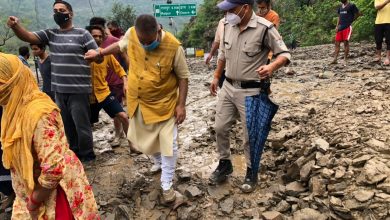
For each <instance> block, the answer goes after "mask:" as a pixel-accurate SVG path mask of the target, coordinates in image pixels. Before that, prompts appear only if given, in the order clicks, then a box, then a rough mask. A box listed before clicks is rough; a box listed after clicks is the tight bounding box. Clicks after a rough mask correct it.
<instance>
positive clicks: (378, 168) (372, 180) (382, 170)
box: [360, 159, 390, 184]
mask: <svg viewBox="0 0 390 220" xmlns="http://www.w3.org/2000/svg"><path fill="white" fill-rule="evenodd" d="M389 173H390V168H388V167H387V165H386V164H384V163H383V162H381V161H379V160H378V159H371V160H369V161H367V163H366V164H365V165H364V168H363V172H362V173H361V176H360V178H361V179H363V180H362V181H363V182H365V183H367V184H377V183H379V182H381V181H383V180H385V179H386V178H387V177H388V175H389Z"/></svg>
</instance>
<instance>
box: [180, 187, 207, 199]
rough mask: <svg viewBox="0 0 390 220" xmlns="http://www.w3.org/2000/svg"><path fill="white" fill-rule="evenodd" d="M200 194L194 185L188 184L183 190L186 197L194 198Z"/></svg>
mask: <svg viewBox="0 0 390 220" xmlns="http://www.w3.org/2000/svg"><path fill="white" fill-rule="evenodd" d="M202 194H203V192H202V191H201V190H200V189H199V188H198V187H196V186H190V187H188V188H187V189H186V190H185V191H184V195H185V196H187V197H188V198H194V197H197V196H200V195H202Z"/></svg>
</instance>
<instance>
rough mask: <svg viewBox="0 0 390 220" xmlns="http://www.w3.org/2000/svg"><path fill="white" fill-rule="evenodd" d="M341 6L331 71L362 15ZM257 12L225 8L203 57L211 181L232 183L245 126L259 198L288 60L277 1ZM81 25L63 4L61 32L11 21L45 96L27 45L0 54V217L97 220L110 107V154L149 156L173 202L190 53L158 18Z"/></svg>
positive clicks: (383, 5) (250, 174)
mask: <svg viewBox="0 0 390 220" xmlns="http://www.w3.org/2000/svg"><path fill="white" fill-rule="evenodd" d="M341 2H342V4H341V6H340V8H339V10H338V14H339V19H338V23H337V27H336V32H337V34H336V39H335V40H336V51H335V59H334V61H333V62H334V63H335V62H337V57H338V52H339V48H340V42H344V44H345V47H346V48H345V57H344V58H345V59H347V58H348V51H349V44H348V42H349V39H350V36H351V32H352V28H351V25H352V22H353V21H354V20H356V19H357V18H358V17H359V16H360V15H361V13H360V12H359V10H358V9H357V7H356V6H355V5H354V4H352V3H350V2H348V1H347V0H341ZM389 3H390V0H376V1H375V6H376V8H377V10H378V17H377V20H376V26H375V34H376V43H377V53H376V57H375V58H376V60H377V61H380V60H381V57H382V56H381V49H382V42H383V38H384V37H385V39H386V43H387V49H388V50H387V57H386V59H385V61H384V64H385V65H388V64H389V57H390V50H389V49H390V48H389V43H390V42H389V41H390V38H389V34H390V30H389V25H390V4H389ZM256 5H257V10H256V8H255V7H254V0H224V1H221V2H220V3H218V5H217V7H218V8H219V9H220V10H222V11H224V12H225V16H224V17H223V18H221V20H220V21H219V24H218V27H217V30H216V34H215V40H214V43H213V45H212V49H211V53H210V55H209V56H208V57H207V59H206V63H207V64H208V63H209V62H210V61H211V59H212V57H213V56H214V54H215V53H216V52H217V51H218V60H217V69H216V70H215V73H214V79H213V80H212V82H211V85H210V93H211V95H213V96H217V95H218V101H217V105H216V117H215V130H216V142H217V152H218V153H219V164H218V166H217V168H216V169H215V170H214V172H213V173H212V174H211V176H210V178H209V182H210V184H213V185H218V184H220V183H222V182H224V181H226V179H227V178H228V176H229V175H230V174H232V172H233V164H232V161H231V158H230V157H231V152H230V143H229V132H230V131H231V128H232V126H233V123H234V121H235V120H241V122H242V124H243V130H244V132H243V134H244V137H243V139H244V142H243V148H244V153H245V158H246V167H247V171H246V176H245V177H244V180H243V182H242V185H241V186H240V189H241V190H242V191H243V192H244V193H250V192H253V191H254V190H255V189H256V186H257V184H258V171H259V163H260V159H261V154H262V151H263V147H264V142H265V139H266V137H267V135H268V132H269V129H270V120H272V117H273V115H274V114H275V112H276V110H277V106H275V105H274V104H273V103H272V102H271V101H270V100H269V98H268V94H269V93H270V92H271V91H270V80H269V79H270V78H271V77H272V74H273V72H275V71H276V70H278V69H279V68H281V67H283V66H286V65H288V64H289V63H290V60H291V54H290V52H289V50H288V48H287V46H286V44H285V43H284V41H283V39H282V37H281V35H280V34H279V32H278V30H277V29H278V27H279V26H280V18H279V16H278V14H277V13H276V12H275V11H273V10H272V5H271V1H270V0H256ZM255 11H257V13H256V12H255ZM74 16H75V14H74V11H73V8H72V6H71V5H70V4H69V3H68V2H66V1H61V0H57V1H55V2H54V4H53V18H54V21H55V22H56V24H57V25H58V28H51V29H45V30H40V31H35V32H31V31H28V30H26V29H25V28H24V27H23V26H22V25H21V24H20V22H19V18H17V17H15V16H10V17H9V19H8V21H7V25H8V27H9V28H11V29H12V30H13V32H14V33H15V35H16V36H17V37H18V38H19V39H21V40H23V41H25V42H28V43H29V44H30V47H31V49H32V51H33V55H34V56H36V57H38V60H37V61H38V67H39V71H40V73H41V75H42V78H43V86H42V88H41V90H42V91H41V90H40V88H38V85H37V83H36V81H35V78H34V76H33V74H32V72H31V70H30V66H29V64H28V62H27V60H28V59H29V56H30V54H29V48H28V47H25V46H24V47H21V48H20V49H19V56H14V55H10V54H4V53H0V105H1V106H2V107H3V112H2V119H1V145H2V148H1V149H2V150H1V151H0V152H1V156H2V163H1V166H0V182H1V185H0V191H1V192H2V193H3V194H5V195H6V196H8V197H7V198H8V200H7V201H8V202H7V201H6V202H4V203H3V204H2V206H1V208H0V214H1V212H4V211H6V208H8V207H9V206H10V205H11V204H13V211H12V217H13V218H14V219H67V220H68V219H69V220H70V219H100V216H99V212H98V210H97V205H96V201H95V198H94V195H93V191H92V186H91V185H90V184H89V181H88V179H87V177H86V175H85V172H84V168H83V163H84V164H85V163H89V162H90V161H94V160H95V159H96V155H95V153H94V150H93V140H92V138H93V136H92V126H93V124H94V123H96V122H98V120H99V112H100V111H101V110H102V109H104V111H105V112H106V113H107V114H108V115H109V116H110V117H111V118H113V122H114V125H115V138H114V140H112V144H113V146H118V145H119V144H120V139H121V138H126V139H128V141H129V143H130V146H131V150H132V151H133V152H137V153H144V154H147V155H151V156H152V158H153V162H154V164H153V165H152V166H151V168H150V172H151V173H157V172H161V195H162V199H163V202H165V203H171V202H173V201H175V199H176V192H175V190H174V187H173V185H174V184H173V177H174V174H175V169H176V163H177V158H178V151H179V146H178V142H177V137H178V125H180V124H181V123H183V122H184V120H185V118H186V107H185V106H186V98H187V93H188V81H189V77H190V72H189V69H188V66H187V63H186V58H185V52H184V49H183V48H182V46H181V44H180V42H179V41H178V40H177V39H176V38H175V36H173V35H172V34H171V33H169V32H167V31H165V30H163V29H162V26H161V25H160V24H158V22H157V20H156V18H155V17H154V16H152V15H147V14H142V15H139V16H138V17H137V18H136V20H135V24H134V27H131V28H129V29H128V30H127V31H126V32H125V33H123V31H122V30H121V29H120V28H119V27H118V24H117V23H116V22H114V21H111V22H109V23H108V24H106V20H105V19H104V18H100V17H94V18H92V19H91V20H90V23H89V25H88V26H87V27H86V28H85V29H84V28H76V27H74V25H73V18H74ZM47 47H48V48H49V51H50V52H49V53H48V52H47V51H46V48H47ZM218 90H219V91H218ZM124 97H126V106H127V108H125V107H124V103H123V99H124ZM257 102H262V104H261V105H258V103H257ZM253 106H262V109H256V108H253ZM263 112H264V114H263ZM0 115H1V112H0ZM257 136H260V137H262V138H260V139H257V138H256V137H257ZM264 138H265V139H264ZM7 169H8V170H7ZM9 170H10V171H9ZM10 173H11V174H12V175H10ZM11 181H12V186H13V187H12V188H11Z"/></svg>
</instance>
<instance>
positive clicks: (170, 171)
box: [153, 125, 178, 190]
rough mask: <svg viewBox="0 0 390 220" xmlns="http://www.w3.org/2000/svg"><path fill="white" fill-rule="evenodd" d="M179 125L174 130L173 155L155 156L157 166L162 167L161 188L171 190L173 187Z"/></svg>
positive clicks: (158, 154) (159, 154)
mask: <svg viewBox="0 0 390 220" xmlns="http://www.w3.org/2000/svg"><path fill="white" fill-rule="evenodd" d="M177 153H178V146H177V125H175V126H174V128H173V155H172V156H171V157H166V156H161V153H156V154H154V155H153V161H154V164H155V165H160V166H161V188H162V189H163V190H169V189H170V188H171V187H172V185H173V177H174V176H175V170H176V161H177Z"/></svg>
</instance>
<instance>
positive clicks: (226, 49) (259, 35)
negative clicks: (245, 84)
mask: <svg viewBox="0 0 390 220" xmlns="http://www.w3.org/2000/svg"><path fill="white" fill-rule="evenodd" d="M267 29H268V32H267V34H266V30H267ZM265 34H266V35H265ZM264 35H265V41H264V44H265V45H264V46H262V43H263V36H264ZM219 49H220V53H219V56H218V59H220V60H226V76H227V77H229V78H231V79H233V80H238V81H246V80H259V76H258V74H257V72H256V70H257V69H258V68H259V67H260V66H262V65H266V63H267V60H268V54H269V52H270V51H272V52H273V53H274V54H275V55H276V56H284V57H286V58H287V59H288V60H290V59H291V55H290V52H289V50H288V49H287V46H286V45H285V43H284V42H283V40H282V37H281V36H280V34H279V32H278V31H277V30H276V28H275V27H274V26H273V24H272V23H271V22H269V21H267V20H265V19H264V18H261V17H258V16H256V14H255V13H253V14H252V17H251V19H250V21H249V22H248V24H247V26H246V27H245V28H244V30H243V31H242V32H241V31H240V28H239V27H238V26H237V25H235V26H232V25H230V24H225V40H224V41H221V43H220V46H219Z"/></svg>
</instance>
